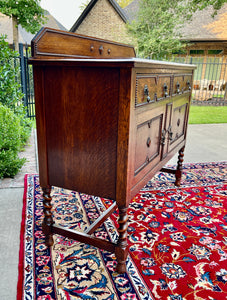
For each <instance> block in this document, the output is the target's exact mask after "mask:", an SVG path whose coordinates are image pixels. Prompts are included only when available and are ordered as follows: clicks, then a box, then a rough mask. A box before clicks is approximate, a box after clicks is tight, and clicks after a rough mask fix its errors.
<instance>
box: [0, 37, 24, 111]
mask: <svg viewBox="0 0 227 300" xmlns="http://www.w3.org/2000/svg"><path fill="white" fill-rule="evenodd" d="M0 50H1V51H0V102H1V103H2V104H3V105H6V106H8V107H10V108H11V109H13V110H17V109H18V108H19V107H18V103H20V101H21V100H22V98H23V94H22V92H21V86H20V84H19V83H18V80H17V79H18V78H19V75H20V70H19V65H18V63H17V60H16V59H15V58H16V57H17V56H18V53H17V52H16V51H13V50H12V49H10V47H9V45H8V43H7V42H6V41H5V36H0Z"/></svg>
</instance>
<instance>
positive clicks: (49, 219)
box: [42, 186, 54, 246]
mask: <svg viewBox="0 0 227 300" xmlns="http://www.w3.org/2000/svg"><path fill="white" fill-rule="evenodd" d="M50 192H51V187H50V186H49V187H45V188H43V213H44V219H43V224H42V229H43V232H44V234H45V236H46V239H45V244H46V246H52V245H53V243H54V240H53V233H52V225H53V224H54V221H53V216H52V212H51V209H52V205H51V200H52V198H51V196H50Z"/></svg>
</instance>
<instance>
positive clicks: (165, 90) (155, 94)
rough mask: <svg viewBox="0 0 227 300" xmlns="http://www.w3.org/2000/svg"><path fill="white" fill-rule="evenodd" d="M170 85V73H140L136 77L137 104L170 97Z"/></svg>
mask: <svg viewBox="0 0 227 300" xmlns="http://www.w3.org/2000/svg"><path fill="white" fill-rule="evenodd" d="M170 87H171V76H170V75H154V76H151V75H138V76H137V78H136V101H135V103H136V106H139V105H143V104H148V103H152V102H155V101H160V100H162V99H165V98H167V97H169V96H170V90H171V88H170Z"/></svg>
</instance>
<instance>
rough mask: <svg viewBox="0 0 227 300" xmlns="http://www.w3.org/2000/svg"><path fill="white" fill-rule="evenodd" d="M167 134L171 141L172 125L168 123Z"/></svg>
mask: <svg viewBox="0 0 227 300" xmlns="http://www.w3.org/2000/svg"><path fill="white" fill-rule="evenodd" d="M167 131H168V134H169V140H170V141H172V140H173V132H172V126H171V125H170V126H169V128H168V130H167Z"/></svg>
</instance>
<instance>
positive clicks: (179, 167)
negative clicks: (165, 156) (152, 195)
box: [175, 147, 184, 186]
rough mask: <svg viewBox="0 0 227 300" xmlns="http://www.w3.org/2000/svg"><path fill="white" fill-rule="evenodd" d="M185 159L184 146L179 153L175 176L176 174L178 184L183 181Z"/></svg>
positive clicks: (176, 183)
mask: <svg viewBox="0 0 227 300" xmlns="http://www.w3.org/2000/svg"><path fill="white" fill-rule="evenodd" d="M183 161H184V147H182V148H181V149H180V151H179V155H178V162H177V169H176V173H175V176H176V181H175V185H176V186H180V183H181V176H182V170H183Z"/></svg>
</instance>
